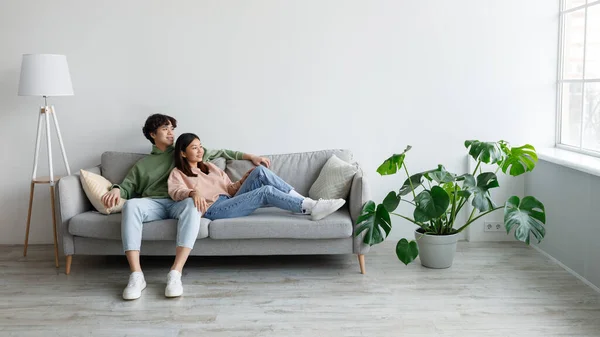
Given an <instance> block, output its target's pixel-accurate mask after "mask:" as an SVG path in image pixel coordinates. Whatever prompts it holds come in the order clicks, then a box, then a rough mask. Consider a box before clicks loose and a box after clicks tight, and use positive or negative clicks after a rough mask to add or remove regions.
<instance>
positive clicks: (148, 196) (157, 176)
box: [102, 114, 271, 300]
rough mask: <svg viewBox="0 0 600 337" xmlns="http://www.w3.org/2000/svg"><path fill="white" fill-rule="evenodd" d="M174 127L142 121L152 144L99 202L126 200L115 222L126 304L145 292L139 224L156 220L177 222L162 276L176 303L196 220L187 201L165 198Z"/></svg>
mask: <svg viewBox="0 0 600 337" xmlns="http://www.w3.org/2000/svg"><path fill="white" fill-rule="evenodd" d="M176 127H177V120H175V118H173V117H170V116H166V115H161V114H154V115H152V116H150V117H148V119H146V123H145V125H144V127H143V129H142V131H143V133H144V136H146V138H147V139H148V140H149V141H150V142H151V143H152V152H150V155H148V156H146V157H144V158H142V159H140V160H139V161H138V162H137V163H135V165H134V166H133V167H132V168H131V169H130V170H129V173H127V176H126V177H125V179H124V180H123V182H122V183H121V184H115V185H113V187H112V189H111V190H110V191H109V192H107V193H106V194H104V196H102V202H103V203H104V204H105V205H106V206H107V207H112V206H114V205H116V204H117V203H118V202H119V200H120V198H126V199H128V200H127V202H126V203H125V206H124V207H123V211H122V213H123V216H122V220H121V237H122V240H123V250H124V251H125V255H126V256H127V261H128V262H129V267H130V269H131V275H130V276H129V282H128V284H127V287H126V288H125V289H124V290H123V298H124V299H126V300H134V299H138V298H139V297H140V296H141V294H142V290H144V288H146V281H145V279H144V274H143V273H142V268H141V266H140V248H141V244H142V227H143V223H144V222H150V221H155V220H161V219H177V238H176V250H175V262H174V263H173V265H172V266H171V270H170V271H169V273H168V274H167V286H166V288H165V296H166V297H177V296H181V295H182V294H183V286H182V283H181V272H182V270H183V266H184V264H185V262H186V260H187V258H188V256H189V254H190V252H191V250H192V248H193V247H194V243H195V242H196V238H197V236H198V230H199V228H200V217H201V214H200V213H199V212H198V209H197V208H196V207H195V206H194V202H193V199H191V198H188V199H186V200H182V201H179V202H175V201H173V200H172V199H171V197H170V196H169V193H168V187H167V179H168V178H169V174H170V173H171V170H172V169H173V167H175V166H174V160H173V141H174V139H175V132H174V130H175V128H176ZM204 157H205V158H206V160H207V161H210V160H212V159H214V158H216V157H224V158H226V159H247V160H251V161H252V163H254V165H260V164H264V165H265V166H267V167H269V166H270V164H271V162H270V161H269V159H267V158H264V157H259V156H255V155H251V154H245V153H242V152H238V151H231V150H212V151H211V150H206V151H205V156H204Z"/></svg>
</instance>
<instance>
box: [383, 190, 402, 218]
mask: <svg viewBox="0 0 600 337" xmlns="http://www.w3.org/2000/svg"><path fill="white" fill-rule="evenodd" d="M400 200H401V199H400V194H398V195H396V192H394V191H391V192H390V193H388V195H387V196H386V197H385V199H383V203H382V204H383V206H384V207H385V209H386V210H387V211H388V212H390V213H391V212H393V211H395V210H396V208H398V204H400Z"/></svg>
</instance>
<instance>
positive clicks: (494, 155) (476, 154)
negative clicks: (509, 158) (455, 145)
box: [465, 140, 505, 164]
mask: <svg viewBox="0 0 600 337" xmlns="http://www.w3.org/2000/svg"><path fill="white" fill-rule="evenodd" d="M465 147H466V148H467V149H469V147H470V149H469V154H470V155H471V157H473V159H475V161H479V160H481V162H483V163H486V164H495V163H498V162H502V160H504V156H505V154H504V152H503V151H502V149H501V147H500V144H499V143H495V142H480V141H478V140H466V141H465Z"/></svg>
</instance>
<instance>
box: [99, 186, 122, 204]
mask: <svg viewBox="0 0 600 337" xmlns="http://www.w3.org/2000/svg"><path fill="white" fill-rule="evenodd" d="M119 201H121V190H120V189H118V188H113V189H112V190H110V191H109V192H106V193H104V195H103V196H102V203H103V204H104V206H105V207H106V208H111V207H114V206H116V205H118V204H119Z"/></svg>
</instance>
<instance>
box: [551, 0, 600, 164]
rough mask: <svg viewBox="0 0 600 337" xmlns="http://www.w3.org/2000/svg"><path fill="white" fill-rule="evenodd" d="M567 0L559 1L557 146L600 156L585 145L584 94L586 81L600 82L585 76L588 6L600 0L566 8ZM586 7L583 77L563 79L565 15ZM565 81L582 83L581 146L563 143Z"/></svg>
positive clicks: (597, 79)
mask: <svg viewBox="0 0 600 337" xmlns="http://www.w3.org/2000/svg"><path fill="white" fill-rule="evenodd" d="M565 2H566V0H560V1H559V23H558V65H557V72H556V135H555V137H556V141H555V146H556V147H557V148H560V149H564V150H569V151H573V152H579V153H583V154H587V155H591V156H595V157H600V150H598V151H596V150H592V149H587V148H584V147H583V134H584V131H583V124H584V118H583V113H584V111H583V109H584V105H585V104H584V102H583V97H584V96H583V95H585V85H586V83H600V78H593V79H586V78H585V70H586V69H585V66H586V51H587V50H586V48H587V24H588V21H587V19H588V8H589V7H591V6H600V0H587V1H586V3H585V4H583V5H579V6H575V7H572V8H569V9H565V8H564V7H565ZM581 9H584V13H585V16H584V27H583V68H582V78H581V79H563V71H564V60H563V54H564V50H563V47H564V37H565V35H564V34H565V17H566V14H568V13H572V12H575V11H578V10H581ZM565 83H581V85H582V103H581V127H580V134H579V146H573V145H568V144H563V143H561V141H562V125H563V123H562V107H563V106H562V99H563V84H565Z"/></svg>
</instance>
